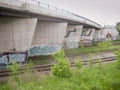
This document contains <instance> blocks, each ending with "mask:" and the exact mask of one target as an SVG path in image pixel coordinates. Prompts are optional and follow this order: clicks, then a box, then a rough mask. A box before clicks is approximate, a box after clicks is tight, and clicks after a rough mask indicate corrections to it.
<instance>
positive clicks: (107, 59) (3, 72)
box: [0, 56, 117, 78]
mask: <svg viewBox="0 0 120 90" xmlns="http://www.w3.org/2000/svg"><path fill="white" fill-rule="evenodd" d="M98 60H101V62H112V61H116V60H117V59H116V57H114V56H113V57H104V58H99V59H93V60H92V63H93V64H96V63H99V62H98ZM82 62H83V63H82V64H83V65H88V64H89V62H90V61H89V60H83V61H82ZM52 66H53V64H47V65H35V66H34V67H32V68H31V70H32V71H33V72H34V71H38V72H42V71H50V69H51V67H52ZM74 66H75V62H71V67H74ZM24 70H25V66H24V67H22V68H21V69H19V72H20V73H24ZM11 72H12V71H10V70H8V69H1V70H0V78H2V77H8V76H10V75H11Z"/></svg>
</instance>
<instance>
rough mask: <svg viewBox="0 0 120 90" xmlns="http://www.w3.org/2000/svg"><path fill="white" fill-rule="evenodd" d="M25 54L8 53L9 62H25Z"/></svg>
mask: <svg viewBox="0 0 120 90" xmlns="http://www.w3.org/2000/svg"><path fill="white" fill-rule="evenodd" d="M25 59H26V55H25V54H9V63H13V62H25Z"/></svg>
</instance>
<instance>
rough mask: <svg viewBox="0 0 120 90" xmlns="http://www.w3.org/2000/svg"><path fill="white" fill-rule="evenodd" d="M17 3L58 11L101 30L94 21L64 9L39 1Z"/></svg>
mask: <svg viewBox="0 0 120 90" xmlns="http://www.w3.org/2000/svg"><path fill="white" fill-rule="evenodd" d="M18 1H21V2H25V3H30V4H34V5H37V6H40V7H45V8H48V9H51V10H54V11H58V12H61V13H64V14H70V15H73V16H76V17H77V18H80V19H81V20H82V22H84V23H85V24H90V25H92V26H95V27H98V28H101V25H100V24H98V23H96V22H94V21H92V20H90V19H87V18H85V17H82V16H80V15H77V14H74V13H72V12H69V11H67V10H64V9H61V8H58V7H55V6H52V5H49V4H46V3H43V2H41V1H39V0H18Z"/></svg>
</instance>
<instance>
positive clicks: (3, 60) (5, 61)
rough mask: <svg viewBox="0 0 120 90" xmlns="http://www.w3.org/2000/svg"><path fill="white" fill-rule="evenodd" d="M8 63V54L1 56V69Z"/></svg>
mask: <svg viewBox="0 0 120 90" xmlns="http://www.w3.org/2000/svg"><path fill="white" fill-rule="evenodd" d="M7 64H8V60H7V56H1V57H0V69H5V68H6V65H7Z"/></svg>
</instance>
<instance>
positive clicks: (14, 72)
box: [8, 62, 21, 75]
mask: <svg viewBox="0 0 120 90" xmlns="http://www.w3.org/2000/svg"><path fill="white" fill-rule="evenodd" d="M20 67H21V66H20V64H18V63H16V62H14V63H13V64H12V65H10V66H9V67H8V68H9V70H11V71H12V75H17V74H19V69H20Z"/></svg>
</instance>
